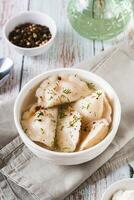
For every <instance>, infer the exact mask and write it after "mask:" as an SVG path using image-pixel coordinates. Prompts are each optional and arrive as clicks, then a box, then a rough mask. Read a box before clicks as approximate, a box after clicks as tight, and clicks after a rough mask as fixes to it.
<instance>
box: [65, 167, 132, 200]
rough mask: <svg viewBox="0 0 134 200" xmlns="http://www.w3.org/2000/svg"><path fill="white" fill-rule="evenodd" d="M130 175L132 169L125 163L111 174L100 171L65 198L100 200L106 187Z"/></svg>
mask: <svg viewBox="0 0 134 200" xmlns="http://www.w3.org/2000/svg"><path fill="white" fill-rule="evenodd" d="M128 177H130V169H129V166H128V165H125V166H123V167H121V168H119V169H117V170H116V171H113V172H110V173H109V174H106V173H105V172H104V174H103V175H102V174H100V173H99V171H98V172H97V173H95V174H94V175H92V176H91V177H90V178H89V179H88V180H87V181H85V183H83V184H82V185H81V186H80V187H79V188H78V189H76V190H75V191H74V192H73V193H72V194H71V195H69V196H68V197H66V198H65V200H100V199H101V197H102V194H103V193H104V192H105V190H106V188H107V187H109V186H110V185H111V184H112V183H114V182H115V181H118V180H121V179H123V178H128Z"/></svg>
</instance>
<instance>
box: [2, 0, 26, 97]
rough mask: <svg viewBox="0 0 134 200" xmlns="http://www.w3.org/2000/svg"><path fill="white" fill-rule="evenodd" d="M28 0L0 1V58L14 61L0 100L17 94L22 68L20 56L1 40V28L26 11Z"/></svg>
mask: <svg viewBox="0 0 134 200" xmlns="http://www.w3.org/2000/svg"><path fill="white" fill-rule="evenodd" d="M27 7H28V0H23V1H20V0H1V1H0V47H1V48H0V57H6V56H8V57H10V58H11V59H13V61H14V70H13V72H12V74H11V76H10V78H9V80H8V81H7V82H6V84H5V85H4V86H3V87H2V88H0V100H2V99H4V100H6V99H8V98H9V97H10V98H12V97H14V96H16V95H17V94H18V92H19V81H20V72H21V66H22V55H19V54H18V53H16V52H15V51H14V50H13V49H11V48H9V46H8V45H7V43H5V41H4V40H3V39H2V28H3V25H4V24H5V22H6V21H7V20H8V19H10V17H12V16H14V15H16V14H18V13H19V12H20V11H23V10H27Z"/></svg>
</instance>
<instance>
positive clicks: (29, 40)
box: [9, 23, 52, 48]
mask: <svg viewBox="0 0 134 200" xmlns="http://www.w3.org/2000/svg"><path fill="white" fill-rule="evenodd" d="M51 37H52V35H51V32H50V30H49V28H48V27H47V26H43V25H40V24H32V23H25V24H20V25H18V26H16V27H15V28H14V30H13V31H11V32H10V33H9V40H10V42H12V43H13V44H15V45H17V46H20V47H25V48H33V47H39V46H41V45H44V44H45V43H47V42H48V41H49V40H50V39H51Z"/></svg>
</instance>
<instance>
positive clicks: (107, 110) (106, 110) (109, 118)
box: [103, 97, 112, 124]
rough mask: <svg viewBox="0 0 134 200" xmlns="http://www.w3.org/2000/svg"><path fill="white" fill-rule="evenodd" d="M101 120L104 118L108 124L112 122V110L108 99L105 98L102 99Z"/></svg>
mask: <svg viewBox="0 0 134 200" xmlns="http://www.w3.org/2000/svg"><path fill="white" fill-rule="evenodd" d="M103 118H105V119H106V120H107V121H108V123H109V124H110V123H111V121H112V108H111V105H110V103H109V101H108V99H107V98H106V97H105V99H104V112H103Z"/></svg>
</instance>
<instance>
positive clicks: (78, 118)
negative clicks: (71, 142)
mask: <svg viewBox="0 0 134 200" xmlns="http://www.w3.org/2000/svg"><path fill="white" fill-rule="evenodd" d="M78 120H80V117H77V116H76V115H74V116H73V120H72V121H70V122H69V125H70V126H72V127H73V126H74V125H75V123H76V122H77V121H78Z"/></svg>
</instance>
